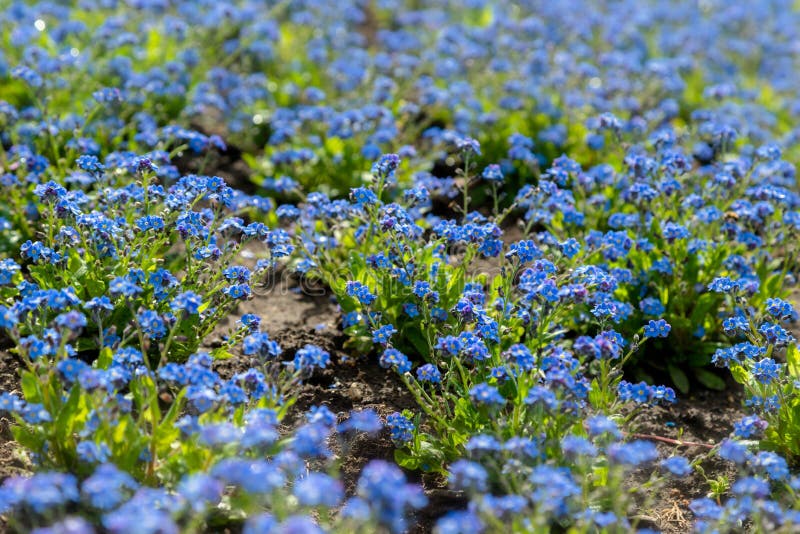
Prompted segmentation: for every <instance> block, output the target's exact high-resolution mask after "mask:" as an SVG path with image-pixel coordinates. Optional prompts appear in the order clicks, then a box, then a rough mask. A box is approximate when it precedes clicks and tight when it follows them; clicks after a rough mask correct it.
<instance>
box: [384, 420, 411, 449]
mask: <svg viewBox="0 0 800 534" xmlns="http://www.w3.org/2000/svg"><path fill="white" fill-rule="evenodd" d="M386 426H387V427H388V428H389V432H390V434H391V439H392V443H394V445H395V446H396V447H403V446H405V445H406V444H408V443H409V442H410V441H411V440H412V439H414V430H416V428H415V427H414V423H412V422H411V421H410V420H409V419H408V418H407V417H405V416H404V415H403V414H401V413H398V412H394V413H392V414H390V415H388V416H386Z"/></svg>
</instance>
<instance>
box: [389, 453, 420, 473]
mask: <svg viewBox="0 0 800 534" xmlns="http://www.w3.org/2000/svg"><path fill="white" fill-rule="evenodd" d="M394 461H395V463H397V465H399V466H400V467H402V468H404V469H409V470H411V471H417V470H418V469H419V468H420V464H421V463H422V462H421V461H420V459H419V458H417V457H416V456H412V455H411V454H409V453H408V452H407V451H405V450H403V449H395V451H394Z"/></svg>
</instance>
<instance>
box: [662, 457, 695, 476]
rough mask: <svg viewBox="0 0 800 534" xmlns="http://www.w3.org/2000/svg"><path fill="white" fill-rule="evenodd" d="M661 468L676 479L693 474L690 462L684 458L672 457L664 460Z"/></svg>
mask: <svg viewBox="0 0 800 534" xmlns="http://www.w3.org/2000/svg"><path fill="white" fill-rule="evenodd" d="M661 467H662V468H664V469H666V470H667V471H669V472H670V473H672V474H673V475H675V476H676V477H685V476H687V475H689V474H691V472H692V466H691V464H689V460H687V459H686V458H684V457H683V456H672V457H670V458H667V459H666V460H662V461H661Z"/></svg>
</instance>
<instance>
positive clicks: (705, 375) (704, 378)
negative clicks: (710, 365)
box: [694, 369, 725, 391]
mask: <svg viewBox="0 0 800 534" xmlns="http://www.w3.org/2000/svg"><path fill="white" fill-rule="evenodd" d="M694 377H695V378H696V379H697V381H698V382H700V383H701V384H703V385H704V386H705V387H707V388H708V389H714V390H717V391H723V390H724V389H725V381H724V380H723V379H722V378H720V377H719V376H717V375H716V374H714V373H712V372H711V371H708V370H706V369H695V370H694Z"/></svg>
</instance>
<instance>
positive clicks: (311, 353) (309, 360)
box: [293, 344, 331, 374]
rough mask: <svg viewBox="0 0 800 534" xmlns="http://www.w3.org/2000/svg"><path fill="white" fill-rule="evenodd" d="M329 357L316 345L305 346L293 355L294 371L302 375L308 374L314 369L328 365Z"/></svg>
mask: <svg viewBox="0 0 800 534" xmlns="http://www.w3.org/2000/svg"><path fill="white" fill-rule="evenodd" d="M330 359H331V356H330V354H328V352H327V351H324V350H322V349H321V348H320V347H318V346H316V345H310V344H309V345H305V346H304V347H303V348H301V349H299V350H298V351H297V352H296V353H295V355H294V361H293V365H294V370H295V371H296V372H302V373H304V374H306V373H310V372H311V371H313V370H314V369H315V368H325V367H326V366H327V365H328V363H330Z"/></svg>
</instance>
